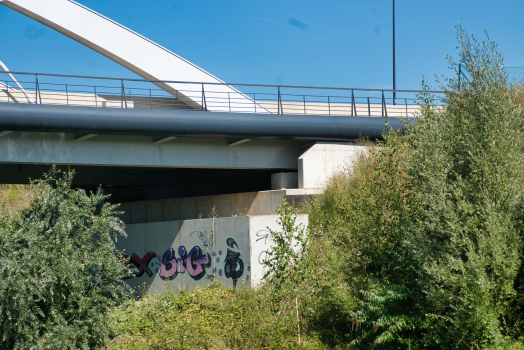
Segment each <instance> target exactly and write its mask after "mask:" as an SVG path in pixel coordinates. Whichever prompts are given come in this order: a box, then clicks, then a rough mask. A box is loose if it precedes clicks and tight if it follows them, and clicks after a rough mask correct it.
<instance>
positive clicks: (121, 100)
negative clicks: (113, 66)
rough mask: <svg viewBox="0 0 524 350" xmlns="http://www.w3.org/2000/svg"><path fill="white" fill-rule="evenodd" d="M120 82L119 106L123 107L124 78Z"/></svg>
mask: <svg viewBox="0 0 524 350" xmlns="http://www.w3.org/2000/svg"><path fill="white" fill-rule="evenodd" d="M120 82H121V83H122V87H121V89H122V91H121V93H120V108H124V80H121V81H120Z"/></svg>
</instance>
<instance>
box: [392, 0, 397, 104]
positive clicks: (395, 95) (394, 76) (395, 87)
mask: <svg viewBox="0 0 524 350" xmlns="http://www.w3.org/2000/svg"><path fill="white" fill-rule="evenodd" d="M396 90H397V77H396V67H395V0H393V104H394V105H395V104H397V102H396V99H397V92H396Z"/></svg>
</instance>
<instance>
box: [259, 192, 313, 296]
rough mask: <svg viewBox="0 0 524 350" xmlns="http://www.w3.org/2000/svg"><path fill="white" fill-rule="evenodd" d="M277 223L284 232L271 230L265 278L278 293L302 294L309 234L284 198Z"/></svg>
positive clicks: (265, 261) (278, 211)
mask: <svg viewBox="0 0 524 350" xmlns="http://www.w3.org/2000/svg"><path fill="white" fill-rule="evenodd" d="M277 214H278V220H277V223H278V224H279V225H280V226H281V227H282V231H275V230H272V229H270V228H269V227H268V231H269V233H270V234H271V242H272V245H271V248H270V249H269V250H268V251H267V255H266V259H265V260H264V261H263V264H264V266H265V267H266V273H265V275H264V279H267V280H268V281H269V282H270V283H271V284H273V285H274V287H275V292H276V291H280V289H282V290H283V292H284V293H286V294H287V293H291V294H292V295H295V294H297V293H298V292H299V289H297V285H298V284H299V283H300V281H301V280H302V279H303V278H304V277H305V273H306V270H305V265H304V262H305V256H306V255H307V253H308V239H309V237H308V236H309V233H308V231H307V229H306V228H305V227H303V225H301V224H300V225H297V224H296V219H297V215H296V213H295V212H294V210H293V205H292V204H290V203H289V202H288V201H287V199H286V198H284V203H283V205H282V206H281V207H280V208H278V209H277Z"/></svg>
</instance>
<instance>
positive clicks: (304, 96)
mask: <svg viewBox="0 0 524 350" xmlns="http://www.w3.org/2000/svg"><path fill="white" fill-rule="evenodd" d="M302 97H303V98H304V115H306V95H302Z"/></svg>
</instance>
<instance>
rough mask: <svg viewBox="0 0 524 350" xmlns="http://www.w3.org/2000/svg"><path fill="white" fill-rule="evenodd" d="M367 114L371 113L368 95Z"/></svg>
mask: <svg viewBox="0 0 524 350" xmlns="http://www.w3.org/2000/svg"><path fill="white" fill-rule="evenodd" d="M368 115H371V106H370V104H369V97H368Z"/></svg>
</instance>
